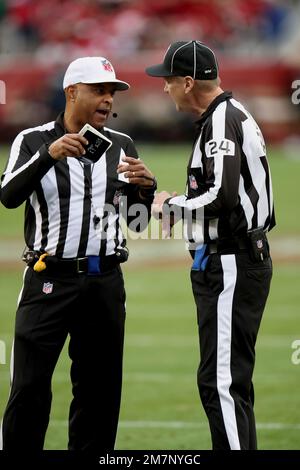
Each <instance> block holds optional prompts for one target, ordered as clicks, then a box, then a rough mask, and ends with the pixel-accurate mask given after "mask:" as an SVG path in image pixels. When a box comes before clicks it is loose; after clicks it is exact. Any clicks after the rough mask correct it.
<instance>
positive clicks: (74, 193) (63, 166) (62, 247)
mask: <svg viewBox="0 0 300 470" xmlns="http://www.w3.org/2000/svg"><path fill="white" fill-rule="evenodd" d="M102 132H103V134H104V135H106V136H107V137H108V138H109V139H110V140H111V141H112V142H113V144H112V146H111V147H110V149H109V150H108V151H107V152H106V153H105V154H104V155H103V156H102V157H101V158H100V159H99V160H98V161H97V162H96V163H95V164H94V165H84V164H83V163H82V162H80V161H79V160H78V159H77V158H73V157H72V158H71V157H70V158H65V159H62V160H60V161H57V160H54V159H53V158H52V157H51V156H50V154H49V153H48V146H49V144H51V143H52V142H53V141H55V140H57V139H58V138H59V137H61V136H62V135H64V133H65V129H64V124H63V113H61V114H60V115H59V117H58V118H57V120H56V121H53V122H49V123H47V124H44V125H42V126H38V127H35V128H31V129H27V130H25V131H23V132H21V133H20V134H19V135H18V136H17V137H16V139H15V141H14V142H13V145H12V148H11V153H10V156H9V159H8V162H7V165H6V169H5V171H4V174H3V176H2V185H1V201H2V203H3V204H4V205H5V206H6V207H8V208H14V207H18V206H19V205H20V204H22V203H23V202H24V201H25V200H26V207H25V242H26V245H27V246H28V248H29V249H31V250H36V251H39V252H47V253H49V254H50V255H53V256H54V255H55V256H57V257H60V258H76V257H83V256H89V255H99V254H100V255H102V256H103V255H104V256H108V255H112V254H114V253H115V252H116V250H117V249H119V248H121V247H124V246H125V244H126V240H125V237H124V235H123V232H122V227H121V225H120V220H119V219H120V213H121V212H122V211H121V210H120V207H121V205H122V201H124V199H126V207H127V209H126V214H125V216H126V222H127V223H129V221H130V217H128V210H130V208H131V206H132V204H135V203H137V204H144V207H145V206H146V209H147V211H146V212H147V217H146V219H145V218H144V227H143V226H139V227H137V229H139V230H140V229H143V228H145V226H146V225H147V223H148V221H149V213H150V211H149V209H150V206H151V202H152V199H153V198H152V197H151V195H150V197H149V198H148V199H147V200H144V199H143V200H141V199H140V196H139V191H138V187H137V186H136V185H132V184H129V183H128V182H127V181H126V178H124V176H123V175H122V174H120V175H118V174H117V171H116V170H117V165H118V164H119V162H121V159H122V157H123V156H124V155H128V156H131V157H136V158H138V154H137V151H136V149H135V146H134V144H133V142H132V140H131V138H130V137H129V136H127V135H125V134H122V133H120V132H116V131H114V130H112V129H109V128H106V127H104V128H103V129H102ZM124 196H126V198H124ZM123 205H124V204H123ZM111 209H113V210H111ZM95 216H96V217H97V219H96V221H95ZM122 216H124V212H122ZM97 221H98V223H96V222H97Z"/></svg>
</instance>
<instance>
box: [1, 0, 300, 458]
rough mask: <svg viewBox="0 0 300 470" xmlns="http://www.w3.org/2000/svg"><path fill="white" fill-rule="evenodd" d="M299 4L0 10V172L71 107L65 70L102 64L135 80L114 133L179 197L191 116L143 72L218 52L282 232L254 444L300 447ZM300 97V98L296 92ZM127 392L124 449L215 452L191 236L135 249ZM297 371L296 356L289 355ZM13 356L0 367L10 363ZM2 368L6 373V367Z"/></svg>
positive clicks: (7, 327) (17, 275) (42, 2)
mask: <svg viewBox="0 0 300 470" xmlns="http://www.w3.org/2000/svg"><path fill="white" fill-rule="evenodd" d="M299 22H300V2H299V1H296V0H294V1H292V0H287V1H283V0H245V1H242V0H228V1H225V0H209V1H207V0H151V2H148V1H146V0H145V1H144V0H141V1H136V0H82V1H78V0H72V1H71V0H52V1H51V2H49V1H48V0H39V1H33V0H7V1H4V0H0V170H1V172H2V170H3V168H4V166H5V163H6V159H7V156H8V149H9V145H10V144H11V142H12V139H13V138H14V137H15V135H16V134H17V132H19V131H20V130H22V129H24V128H26V127H32V126H34V125H38V124H40V123H42V122H47V121H49V120H52V119H54V118H55V117H56V115H57V114H58V112H59V111H60V110H61V109H62V108H63V106H64V98H63V92H62V89H61V83H62V76H63V73H64V70H65V67H66V65H67V64H68V63H69V62H70V61H71V60H73V59H74V58H76V57H81V56H85V55H103V56H106V57H107V58H109V59H110V60H111V61H112V63H113V64H114V66H115V68H116V70H117V73H118V75H120V78H121V79H124V80H126V81H128V82H129V83H131V85H132V88H131V89H130V91H129V92H127V93H124V94H118V95H117V96H116V99H115V105H114V109H115V111H116V112H117V113H118V115H119V117H118V119H116V120H113V121H112V122H111V123H110V124H109V125H111V127H116V128H117V129H118V130H121V131H123V132H127V133H129V134H130V135H131V136H132V137H133V138H134V139H135V141H136V143H137V147H138V150H139V152H140V155H141V157H142V158H143V159H144V160H145V161H146V162H147V163H148V165H149V167H150V168H152V169H153V171H154V172H155V174H156V175H157V178H158V181H159V190H161V189H167V190H169V191H172V190H177V191H178V192H182V191H183V190H184V185H185V168H186V164H187V158H188V155H189V152H190V147H191V139H192V137H193V125H192V122H193V120H192V119H191V118H190V117H189V116H186V115H181V114H177V113H176V111H175V109H174V106H173V105H172V103H171V102H170V101H169V100H168V99H167V98H165V97H164V96H163V94H162V89H163V84H162V81H160V80H154V79H150V78H149V77H147V76H146V75H145V74H144V68H145V66H147V65H150V64H152V63H156V62H157V61H160V60H161V58H162V55H163V53H164V51H165V49H166V47H167V46H168V44H169V43H170V42H172V41H174V40H181V39H192V38H197V39H199V40H202V41H203V42H206V43H207V44H208V45H210V46H211V47H212V48H214V49H215V51H216V52H217V56H218V58H219V65H220V71H221V79H222V86H223V88H224V89H232V90H233V91H234V94H235V97H237V98H238V99H241V100H242V101H243V102H244V103H245V104H246V105H247V106H248V109H249V110H250V111H251V112H252V113H253V114H254V115H255V117H256V119H257V121H258V122H259V124H260V126H261V128H262V130H263V133H264V135H265V138H266V142H267V146H268V149H269V161H270V166H271V169H272V175H273V184H274V192H275V203H276V211H277V224H278V225H277V227H276V228H275V229H274V231H273V232H272V233H271V234H270V239H271V247H272V253H273V260H274V268H275V269H274V279H273V284H272V290H271V294H270V298H269V302H268V306H267V309H266V312H265V317H264V320H263V323H262V328H261V332H260V335H259V339H258V345H257V364H256V369H255V376H254V382H255V386H256V397H257V401H256V416H257V422H258V439H259V447H260V448H262V449H299V448H300V444H299V443H300V407H299V398H298V397H299V393H298V390H299V371H300V364H298V365H297V364H294V363H293V362H292V354H293V352H296V351H295V350H293V348H292V343H293V342H294V341H295V340H300V322H299V303H300V293H299V278H300V240H299V237H300V222H299V208H298V205H299V203H298V201H299V200H300V191H299V176H300V172H299V170H300V156H299V150H298V149H299V145H300V107H299V104H297V102H296V101H297V100H296V101H295V100H294V101H295V102H294V104H293V102H292V94H293V92H294V91H295V90H294V89H293V88H292V87H293V83H294V86H295V83H296V82H295V81H296V80H300V58H299V45H300V33H299ZM299 95H300V93H299ZM22 217H23V207H21V208H19V209H17V210H14V211H8V210H5V209H4V208H3V207H1V208H0V299H1V300H0V341H1V342H2V344H3V343H5V345H6V349H5V352H6V357H5V358H3V356H2V357H0V416H1V415H2V413H3V409H4V406H5V403H6V399H7V394H8V391H9V359H10V347H11V341H12V332H13V325H14V315H15V306H16V299H17V296H18V292H19V290H20V287H21V283H22V270H23V265H22V262H21V261H20V255H21V252H22V249H23V240H22V235H23V233H22V232H23V228H22ZM129 247H130V251H131V256H130V260H129V262H128V263H127V265H126V266H125V267H124V272H125V278H126V284H127V327H126V341H125V363H124V388H123V399H122V409H121V421H120V428H119V432H118V440H117V448H118V449H209V448H210V437H209V430H208V424H207V422H206V418H205V416H204V413H203V411H202V407H201V405H200V403H199V398H198V394H197V388H196V369H197V364H198V360H199V357H198V356H199V353H198V340H197V327H196V315H195V307H194V303H193V299H192V293H191V288H190V283H189V267H190V260H189V255H188V254H187V252H186V251H185V249H184V244H183V242H182V240H168V241H166V240H143V239H137V240H133V239H132V238H131V239H130V240H129ZM294 358H296V361H294V362H298V361H297V358H298V359H299V362H300V354H298V355H297V354H294ZM4 359H5V361H4ZM3 362H5V364H3ZM68 370H69V361H68V357H67V352H66V349H65V350H64V353H63V355H62V357H61V359H60V361H59V364H58V366H57V369H56V372H55V375H54V379H53V389H54V399H53V409H52V415H51V424H50V426H49V431H48V434H47V441H46V448H47V449H64V448H65V447H66V442H67V416H68V404H69V401H70V398H71V387H70V381H69V372H68Z"/></svg>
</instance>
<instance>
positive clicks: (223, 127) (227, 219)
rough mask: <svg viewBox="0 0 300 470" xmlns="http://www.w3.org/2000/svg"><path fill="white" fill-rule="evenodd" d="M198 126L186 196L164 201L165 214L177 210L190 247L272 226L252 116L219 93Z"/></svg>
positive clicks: (263, 159) (262, 152)
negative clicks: (180, 215) (181, 217)
mask: <svg viewBox="0 0 300 470" xmlns="http://www.w3.org/2000/svg"><path fill="white" fill-rule="evenodd" d="M197 124H198V126H199V133H198V135H197V137H196V139H195V144H194V148H193V152H192V155H191V158H190V161H189V165H188V171H187V188H186V194H185V195H181V196H176V197H172V198H170V199H168V200H167V201H166V204H167V206H165V207H164V212H167V211H169V212H170V210H171V209H172V208H173V210H174V211H175V212H176V211H177V212H178V211H179V212H181V214H182V216H183V219H184V231H185V239H186V241H187V242H188V244H190V246H191V244H192V243H193V244H194V243H196V244H203V243H210V242H212V241H214V240H217V239H232V238H233V237H236V238H238V237H245V236H246V233H247V231H249V230H252V229H254V228H257V227H263V228H264V229H265V230H270V229H271V228H272V227H273V226H274V225H275V217H274V209H273V192H272V182H271V175H270V170H269V166H268V161H267V156H266V148H265V143H264V139H263V136H262V133H261V131H260V129H259V127H258V125H257V124H256V122H255V120H254V119H253V117H252V116H251V115H250V114H249V112H248V111H246V109H245V108H244V107H243V105H242V104H241V103H239V102H238V101H236V100H235V99H234V98H233V97H232V94H231V93H230V92H224V93H222V94H221V95H219V96H217V97H216V98H215V99H214V101H213V102H212V103H211V104H210V106H209V107H208V108H207V110H206V111H205V113H204V114H203V115H202V117H201V119H200V121H198V123H197ZM196 212H197V214H196V215H195V213H196ZM190 214H193V216H192V217H189V215H190ZM191 220H192V223H191V222H190V221H191ZM187 221H189V223H188V222H187ZM193 248H194V245H193Z"/></svg>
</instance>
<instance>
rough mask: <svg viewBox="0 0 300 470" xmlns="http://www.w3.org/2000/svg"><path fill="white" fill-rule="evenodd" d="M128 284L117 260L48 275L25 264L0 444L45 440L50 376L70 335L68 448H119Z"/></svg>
mask: <svg viewBox="0 0 300 470" xmlns="http://www.w3.org/2000/svg"><path fill="white" fill-rule="evenodd" d="M124 321H125V290H124V281H123V275H122V272H121V269H120V267H119V266H118V267H116V268H114V269H113V270H111V271H108V272H106V273H104V274H102V275H101V276H88V275H86V274H76V275H72V277H69V276H66V275H65V276H62V275H56V276H54V275H51V276H50V275H49V274H47V272H46V271H43V272H41V273H36V272H34V271H33V270H32V269H31V268H27V272H26V274H25V278H24V287H23V291H22V293H21V299H20V302H19V306H18V310H17V315H16V326H15V341H14V348H13V352H14V358H13V375H12V384H11V393H10V397H9V401H8V404H7V407H6V411H5V414H4V417H3V425H2V426H3V429H2V432H3V449H4V450H26V451H38V450H41V449H42V448H43V445H44V438H45V433H46V430H47V426H48V422H49V414H50V407H51V398H52V393H51V378H52V374H53V371H54V368H55V365H56V363H57V360H58V357H59V355H60V352H61V350H62V347H63V345H64V342H65V340H66V338H67V336H68V334H69V335H70V343H69V355H70V358H71V361H72V365H71V381H72V392H73V400H72V402H71V406H70V413H69V444H68V448H69V450H86V451H91V452H99V450H111V449H113V448H114V444H115V438H116V432H117V425H118V418H119V409H120V399H121V384H122V356H123V340H124Z"/></svg>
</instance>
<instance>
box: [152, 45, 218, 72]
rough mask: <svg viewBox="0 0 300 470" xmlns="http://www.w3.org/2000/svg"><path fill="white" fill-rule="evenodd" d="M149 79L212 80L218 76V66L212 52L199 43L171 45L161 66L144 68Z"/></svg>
mask: <svg viewBox="0 0 300 470" xmlns="http://www.w3.org/2000/svg"><path fill="white" fill-rule="evenodd" d="M146 73H147V74H148V75H150V76H151V77H186V76H188V75H189V76H191V77H193V78H194V80H214V79H215V78H217V76H218V64H217V59H216V56H215V54H214V52H213V51H212V50H211V49H210V48H209V47H207V46H205V44H203V43H202V42H200V41H177V42H174V43H172V44H171V45H170V46H169V48H168V49H167V52H166V54H165V57H164V61H163V63H162V64H158V65H152V66H151V67H147V68H146Z"/></svg>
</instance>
